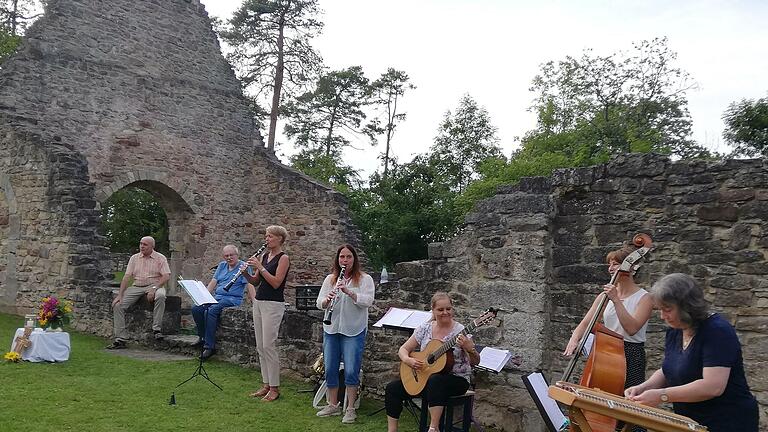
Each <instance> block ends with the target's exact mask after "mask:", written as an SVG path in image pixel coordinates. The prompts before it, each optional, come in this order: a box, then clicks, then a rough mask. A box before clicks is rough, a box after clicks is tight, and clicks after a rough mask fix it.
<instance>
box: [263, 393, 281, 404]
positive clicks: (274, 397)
mask: <svg viewBox="0 0 768 432" xmlns="http://www.w3.org/2000/svg"><path fill="white" fill-rule="evenodd" d="M279 397H280V392H279V391H277V390H269V392H267V395H266V396H264V397H263V398H261V400H263V401H264V402H272V401H276V400H277V398H279Z"/></svg>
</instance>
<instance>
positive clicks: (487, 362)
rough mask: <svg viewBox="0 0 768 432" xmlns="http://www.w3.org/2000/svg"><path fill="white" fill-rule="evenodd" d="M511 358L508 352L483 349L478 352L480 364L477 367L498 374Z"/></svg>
mask: <svg viewBox="0 0 768 432" xmlns="http://www.w3.org/2000/svg"><path fill="white" fill-rule="evenodd" d="M511 358H512V353H511V352H509V350H503V349H498V348H491V347H485V348H483V349H482V350H480V363H479V364H478V366H479V367H482V368H485V369H490V370H494V371H496V372H500V371H501V369H502V368H503V367H504V366H506V364H507V362H509V359H511Z"/></svg>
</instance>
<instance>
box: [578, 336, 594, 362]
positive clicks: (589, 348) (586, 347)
mask: <svg viewBox="0 0 768 432" xmlns="http://www.w3.org/2000/svg"><path fill="white" fill-rule="evenodd" d="M594 344H595V335H594V334H593V333H590V334H588V335H587V341H586V342H585V343H584V348H582V349H581V353H582V354H583V355H584V357H589V353H590V352H592V345H594Z"/></svg>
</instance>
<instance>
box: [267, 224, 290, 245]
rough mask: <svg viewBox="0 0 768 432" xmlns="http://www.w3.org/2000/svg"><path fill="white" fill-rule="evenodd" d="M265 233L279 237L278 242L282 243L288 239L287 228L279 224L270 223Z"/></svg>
mask: <svg viewBox="0 0 768 432" xmlns="http://www.w3.org/2000/svg"><path fill="white" fill-rule="evenodd" d="M267 233H269V234H272V235H274V236H278V237H280V244H284V243H285V241H286V240H288V230H286V229H285V228H283V227H281V226H280V225H270V226H268V227H267Z"/></svg>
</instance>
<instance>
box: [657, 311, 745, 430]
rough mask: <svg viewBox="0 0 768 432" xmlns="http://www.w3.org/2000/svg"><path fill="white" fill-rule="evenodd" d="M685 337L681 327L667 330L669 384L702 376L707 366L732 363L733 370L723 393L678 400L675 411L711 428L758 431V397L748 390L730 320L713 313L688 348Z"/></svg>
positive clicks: (666, 373)
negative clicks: (694, 400) (698, 399)
mask: <svg viewBox="0 0 768 432" xmlns="http://www.w3.org/2000/svg"><path fill="white" fill-rule="evenodd" d="M682 337H683V333H682V330H680V329H668V330H667V337H666V342H665V345H666V346H665V348H664V363H663V364H662V370H663V372H664V377H665V378H666V380H667V386H668V387H674V386H680V385H685V384H688V383H690V382H693V381H696V380H698V379H701V378H702V372H703V368H705V367H717V366H722V367H729V368H731V374H730V376H729V377H728V384H727V385H726V387H725V391H724V392H723V394H722V395H720V396H717V397H715V398H713V399H710V400H706V401H702V402H675V403H674V408H675V412H676V413H678V414H681V415H684V416H687V417H690V418H692V419H693V420H696V421H697V422H698V423H701V424H702V425H704V426H707V427H708V428H709V431H710V432H726V431H739V432H757V427H758V410H757V401H756V400H755V397H754V396H752V393H750V391H749V386H748V385H747V379H746V377H745V376H744V362H743V361H742V358H741V344H740V343H739V338H738V336H736V331H734V329H733V327H732V326H731V324H730V323H729V322H728V321H726V320H725V319H723V318H722V317H721V316H720V315H718V314H714V315H712V316H710V317H709V318H707V319H705V320H704V321H703V322H702V323H701V325H700V326H699V328H698V329H697V330H696V334H695V336H694V337H693V340H691V342H690V344H689V345H688V348H686V349H685V350H683V343H682Z"/></svg>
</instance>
